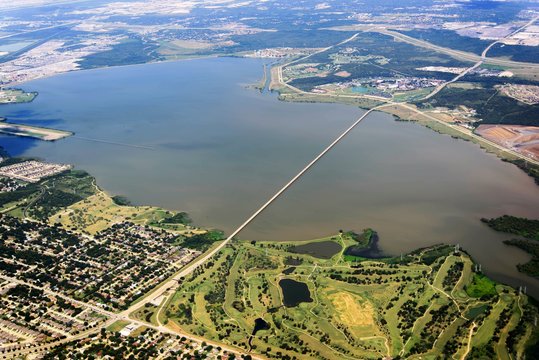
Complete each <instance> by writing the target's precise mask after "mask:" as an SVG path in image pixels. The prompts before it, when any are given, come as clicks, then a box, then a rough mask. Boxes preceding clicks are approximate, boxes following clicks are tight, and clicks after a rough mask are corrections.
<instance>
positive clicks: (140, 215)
mask: <svg viewBox="0 0 539 360" xmlns="http://www.w3.org/2000/svg"><path fill="white" fill-rule="evenodd" d="M174 214H175V213H174V212H171V211H168V210H165V209H162V208H159V207H153V206H131V205H127V206H125V205H118V204H116V203H115V202H114V200H113V199H112V198H111V197H110V196H109V195H108V194H107V193H105V192H103V191H101V190H98V191H97V192H96V193H95V194H94V195H92V196H90V197H88V198H86V199H84V200H82V201H79V202H77V203H75V204H73V205H71V206H69V207H67V208H65V209H63V210H61V211H59V212H58V213H56V214H54V215H52V216H51V217H50V218H49V222H50V223H60V224H62V225H63V226H64V227H66V228H69V229H75V230H80V231H84V232H87V233H89V234H95V233H97V232H99V231H101V230H103V229H105V228H107V227H109V226H110V224H112V223H116V222H121V221H130V222H133V223H135V224H141V225H152V226H155V227H161V228H164V229H167V230H169V231H174V232H177V233H179V234H196V233H199V232H201V230H199V229H197V228H194V227H191V226H188V225H184V224H175V223H166V222H163V220H165V219H167V218H170V217H172V216H173V215H174Z"/></svg>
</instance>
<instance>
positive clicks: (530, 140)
mask: <svg viewBox="0 0 539 360" xmlns="http://www.w3.org/2000/svg"><path fill="white" fill-rule="evenodd" d="M475 132H476V133H477V134H478V135H481V136H482V137H484V138H485V139H488V140H490V141H493V142H495V143H497V144H500V145H502V146H504V147H506V148H508V149H512V150H515V151H517V152H519V153H521V154H524V155H526V156H529V157H531V158H533V159H539V127H537V126H521V125H480V126H479V127H478V128H477V130H476V131H475Z"/></svg>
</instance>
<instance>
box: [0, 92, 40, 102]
mask: <svg viewBox="0 0 539 360" xmlns="http://www.w3.org/2000/svg"><path fill="white" fill-rule="evenodd" d="M36 96H37V93H35V92H25V91H22V90H19V89H1V90H0V104H19V103H27V102H31V101H33V100H34V99H35V97H36Z"/></svg>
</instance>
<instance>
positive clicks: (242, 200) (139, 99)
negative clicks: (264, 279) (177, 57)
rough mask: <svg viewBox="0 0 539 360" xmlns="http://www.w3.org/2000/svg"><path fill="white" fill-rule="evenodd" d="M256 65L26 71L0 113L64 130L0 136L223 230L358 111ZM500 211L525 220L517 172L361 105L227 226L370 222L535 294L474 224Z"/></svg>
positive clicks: (314, 234) (534, 197)
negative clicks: (300, 92)
mask: <svg viewBox="0 0 539 360" xmlns="http://www.w3.org/2000/svg"><path fill="white" fill-rule="evenodd" d="M261 76H262V62H261V61H257V60H247V59H228V58H220V59H207V60H197V61H185V62H176V63H162V64H150V65H141V66H129V67H121V68H112V69H102V70H92V71H82V72H74V73H69V74H64V75H61V76H57V77H53V78H48V79H42V80H38V81H34V82H32V83H28V84H26V85H25V86H24V88H25V90H26V91H38V92H39V96H38V97H37V98H36V100H35V101H34V102H33V103H30V104H20V105H13V106H2V107H1V108H0V109H1V113H0V116H2V115H5V116H7V117H8V118H9V119H10V121H13V122H22V123H27V124H30V125H43V126H53V127H57V128H60V129H65V130H69V131H73V132H75V133H76V136H74V137H71V138H68V139H65V140H61V141H58V142H54V143H46V142H39V141H36V140H32V139H23V138H14V137H7V136H0V145H3V146H5V147H6V149H7V150H8V151H10V152H11V153H13V154H15V155H28V156H38V157H42V158H45V159H47V160H50V161H56V162H64V163H71V164H74V165H76V167H77V168H80V169H85V170H87V171H89V172H90V173H91V174H92V175H94V176H96V177H97V180H98V183H99V184H100V186H101V187H103V188H104V189H106V190H107V191H109V192H111V193H113V194H122V195H126V196H127V197H128V198H130V199H131V200H133V201H134V202H135V203H139V204H154V205H159V206H163V207H166V208H170V209H175V210H182V211H187V212H189V213H190V214H191V216H192V218H193V219H194V220H195V222H196V223H197V224H199V225H202V226H208V227H216V228H221V229H223V230H225V231H227V232H229V233H230V232H231V231H233V230H234V229H235V227H237V226H238V225H239V224H241V223H243V221H244V220H245V219H246V218H247V217H248V216H250V214H251V213H252V212H253V211H254V210H256V209H257V208H258V207H259V206H260V205H261V204H262V203H264V202H265V201H266V200H267V199H268V198H269V197H270V196H271V195H273V193H275V192H276V191H277V190H278V189H279V188H280V187H281V186H282V185H283V184H284V183H286V182H287V181H288V180H289V179H290V178H291V177H292V176H293V175H294V174H296V173H297V172H298V171H299V170H300V169H301V168H303V167H304V166H305V164H306V163H308V162H309V161H310V160H311V159H312V158H313V157H314V156H315V155H316V154H318V153H319V152H320V151H321V150H322V149H323V148H325V147H326V146H327V144H329V143H330V142H331V141H332V140H333V139H334V138H335V137H336V136H338V134H340V133H341V132H342V131H343V130H344V129H345V128H347V127H348V126H349V125H350V124H351V123H352V122H353V121H355V119H357V118H358V117H359V116H360V115H361V113H363V111H362V110H360V109H357V108H354V107H351V106H341V105H331V104H310V103H309V104H290V103H284V102H280V101H278V100H277V99H276V96H275V95H271V94H260V93H258V92H257V91H253V90H249V89H246V88H245V86H244V84H247V83H254V82H256V81H258V80H259V79H260V78H261ZM92 139H93V140H92ZM114 143H118V144H114ZM119 144H132V145H135V146H143V147H131V146H126V145H119ZM148 148H150V149H148ZM502 214H513V215H517V216H527V217H533V218H539V187H537V186H536V185H535V184H534V183H533V181H532V179H531V178H529V177H528V176H527V175H525V174H524V173H523V172H522V171H520V170H518V169H517V168H516V167H515V166H513V165H511V164H507V163H504V162H501V161H500V160H499V159H497V158H496V157H495V156H493V155H490V154H487V153H485V152H484V151H483V150H481V149H480V148H479V147H478V146H476V145H474V144H471V143H466V142H464V141H460V140H455V139H452V138H451V137H449V136H443V135H439V134H437V133H434V132H432V131H431V130H429V129H426V128H424V127H421V126H419V125H417V124H413V123H404V122H395V121H394V120H393V118H392V117H391V116H389V115H387V114H383V113H373V114H372V115H370V116H369V117H368V118H367V119H365V120H364V121H363V122H362V123H361V124H360V125H359V126H358V127H357V128H356V129H355V130H354V131H352V132H351V133H350V134H349V135H348V136H347V137H346V138H345V139H344V140H343V141H342V142H341V143H339V145H338V146H337V147H335V148H334V149H333V150H332V151H331V152H330V153H328V154H327V155H326V156H325V157H324V158H323V159H322V160H321V161H320V162H319V163H317V164H316V166H314V167H313V168H312V169H311V171H309V172H308V173H307V174H305V176H303V177H302V178H301V179H300V181H298V182H297V183H296V184H295V185H294V186H293V187H292V188H291V189H290V190H288V191H287V192H286V193H285V194H284V196H283V197H281V198H280V199H278V200H277V201H276V202H275V203H274V204H273V205H272V206H270V208H268V210H267V211H266V212H265V213H263V214H262V216H260V217H259V218H258V219H257V220H255V222H254V223H252V224H251V225H250V226H249V227H247V228H246V229H245V230H244V231H243V232H242V233H241V234H240V237H242V238H245V239H256V240H305V239H313V238H321V237H324V236H330V235H333V234H337V232H338V230H339V229H345V230H356V231H358V232H359V231H361V230H362V229H364V228H367V227H371V228H373V229H375V230H376V231H377V232H378V235H379V236H380V241H379V244H378V245H379V247H380V250H381V251H382V252H383V253H385V254H391V255H399V254H400V253H402V252H407V251H410V250H413V249H415V248H417V247H422V246H428V245H432V244H436V243H441V242H445V243H452V244H457V243H459V244H460V245H461V246H462V247H464V248H465V249H466V250H467V251H469V252H470V253H471V254H472V255H473V256H474V257H475V258H476V259H477V260H478V261H479V262H480V263H481V264H482V267H483V269H485V270H486V272H487V274H488V275H491V276H493V277H494V278H496V279H497V280H500V281H504V282H508V283H511V284H513V285H516V286H518V285H521V284H522V285H527V286H528V290H529V292H531V293H533V294H534V295H536V296H538V297H539V281H538V280H535V279H531V278H529V277H527V276H525V275H522V274H519V273H518V272H517V271H516V268H515V265H516V264H517V263H522V262H525V261H527V259H528V256H527V255H526V254H525V253H523V252H522V251H521V250H519V249H517V248H513V247H507V246H505V245H503V244H502V241H503V240H504V239H507V238H510V237H511V236H510V235H503V234H498V233H496V232H494V231H492V230H490V229H489V228H488V227H486V226H485V225H484V224H482V223H481V222H480V221H479V219H480V218H481V217H493V216H499V215H502Z"/></svg>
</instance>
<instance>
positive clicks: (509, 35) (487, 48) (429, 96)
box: [423, 16, 539, 100]
mask: <svg viewBox="0 0 539 360" xmlns="http://www.w3.org/2000/svg"><path fill="white" fill-rule="evenodd" d="M537 19H539V16H536V17H534V18H533V19H531V20H530V21H529V22H527V23H526V24H525V25H523V26H521V27H519V28H518V29H516V30H515V31H513V32H512V33H510V34H508V35H506V36H504V37H503V38H501V39H498V40H496V41H494V42H492V43H491V44H490V45H488V46H487V47H486V48H485V49H484V50H483V52H482V53H481V58H480V59H479V61H477V62H476V63H475V64H474V65H473V66H471V67H469V68H467V69H466V70H464V71H463V72H461V73H460V74H458V75H457V76H455V77H454V78H453V79H452V80H450V81H447V82H444V83H442V84H440V85H439V86H437V87H436V89H434V91H432V92H431V93H430V94H428V95H427V96H425V97H424V98H423V100H428V99H430V98H431V97H433V96H434V95H436V94H438V93H439V92H440V91H442V89H444V88H445V87H446V86H447V85H449V84H452V83H454V82H457V81H459V80H460V79H462V78H463V77H464V76H466V75H467V74H469V73H470V72H472V71H473V70H475V69H477V68H478V67H480V66H481V65H483V63H484V62H485V61H486V60H487V53H488V52H489V50H490V49H492V47H493V46H494V45H496V44H499V43H500V42H501V41H503V40H504V39H507V38H510V37H511V36H514V35H516V34H518V33H519V32H521V31H522V30H524V29H526V28H527V27H528V26H530V25H532V24H533V23H534V22H535V21H537Z"/></svg>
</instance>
